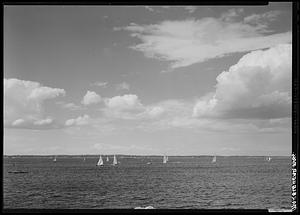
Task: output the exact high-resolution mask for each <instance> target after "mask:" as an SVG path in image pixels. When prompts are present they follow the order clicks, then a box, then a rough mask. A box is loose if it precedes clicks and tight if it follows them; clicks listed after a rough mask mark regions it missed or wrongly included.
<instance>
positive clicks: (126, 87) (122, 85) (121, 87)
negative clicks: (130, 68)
mask: <svg viewBox="0 0 300 215" xmlns="http://www.w3.org/2000/svg"><path fill="white" fill-rule="evenodd" d="M129 89H130V85H129V84H128V83H126V82H122V83H120V84H117V85H116V90H129Z"/></svg>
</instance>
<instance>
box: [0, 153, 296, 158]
mask: <svg viewBox="0 0 300 215" xmlns="http://www.w3.org/2000/svg"><path fill="white" fill-rule="evenodd" d="M99 155H100V154H94V155H91V154H88V155H56V154H52V155H3V157H53V156H56V157H80V158H82V157H98V156H99ZM101 155H102V156H114V155H116V156H119V157H129V158H132V157H161V156H163V155H124V154H101ZM168 156H169V157H212V156H218V157H291V155H168Z"/></svg>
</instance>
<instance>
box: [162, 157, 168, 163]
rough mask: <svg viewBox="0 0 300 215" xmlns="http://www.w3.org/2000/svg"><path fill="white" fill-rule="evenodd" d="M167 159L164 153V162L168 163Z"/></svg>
mask: <svg viewBox="0 0 300 215" xmlns="http://www.w3.org/2000/svg"><path fill="white" fill-rule="evenodd" d="M167 161H168V157H167V156H166V155H164V157H163V163H167Z"/></svg>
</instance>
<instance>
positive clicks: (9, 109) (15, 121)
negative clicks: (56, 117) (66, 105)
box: [4, 79, 65, 127]
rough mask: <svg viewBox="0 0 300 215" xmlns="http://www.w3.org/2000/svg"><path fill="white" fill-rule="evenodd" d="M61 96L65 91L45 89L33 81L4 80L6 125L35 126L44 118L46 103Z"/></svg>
mask: <svg viewBox="0 0 300 215" xmlns="http://www.w3.org/2000/svg"><path fill="white" fill-rule="evenodd" d="M60 95H62V96H64V95H65V90H64V89H59V88H51V87H45V86H42V85H41V84H40V83H38V82H33V81H25V80H19V79H4V118H5V125H6V126H8V127H10V126H21V125H22V126H23V125H24V126H26V125H27V124H28V125H33V124H34V122H36V121H39V120H42V119H43V117H44V101H45V100H48V99H53V98H55V97H58V96H60ZM38 125H39V124H38V123H37V124H36V126H38Z"/></svg>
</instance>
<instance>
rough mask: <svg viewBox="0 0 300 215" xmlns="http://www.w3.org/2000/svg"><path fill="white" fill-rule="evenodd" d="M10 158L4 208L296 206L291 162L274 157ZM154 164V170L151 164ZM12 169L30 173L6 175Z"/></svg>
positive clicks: (258, 207) (7, 165)
mask: <svg viewBox="0 0 300 215" xmlns="http://www.w3.org/2000/svg"><path fill="white" fill-rule="evenodd" d="M103 158H104V159H103V160H104V166H103V167H97V166H96V163H97V161H98V157H96V156H94V157H87V158H86V161H83V158H82V157H59V156H58V157H57V162H53V157H52V158H50V157H15V158H11V157H5V158H4V164H3V165H4V168H3V171H4V172H3V183H4V184H3V195H4V196H3V203H4V209H8V208H9V209H17V208H28V209H78V208H80V209H110V208H113V209H119V208H135V207H146V206H152V207H154V208H157V209H176V208H180V209H185V208H186V209H269V208H285V209H290V208H291V159H290V157H272V160H271V161H270V162H267V161H265V159H264V157H247V156H241V157H239V156H237V157H234V156H232V157H222V156H218V157H217V163H216V164H212V163H211V160H212V157H210V156H198V157H196V156H194V157H191V156H189V157H176V156H171V157H169V162H168V163H167V164H163V163H162V157H156V156H152V157H150V156H139V157H133V156H131V157H130V156H117V158H118V161H119V162H120V163H119V164H118V165H117V166H112V165H111V163H112V156H110V161H109V162H106V156H104V157H103ZM148 162H151V164H147V163H148ZM14 170H22V171H28V173H27V174H13V173H9V172H10V171H14Z"/></svg>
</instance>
